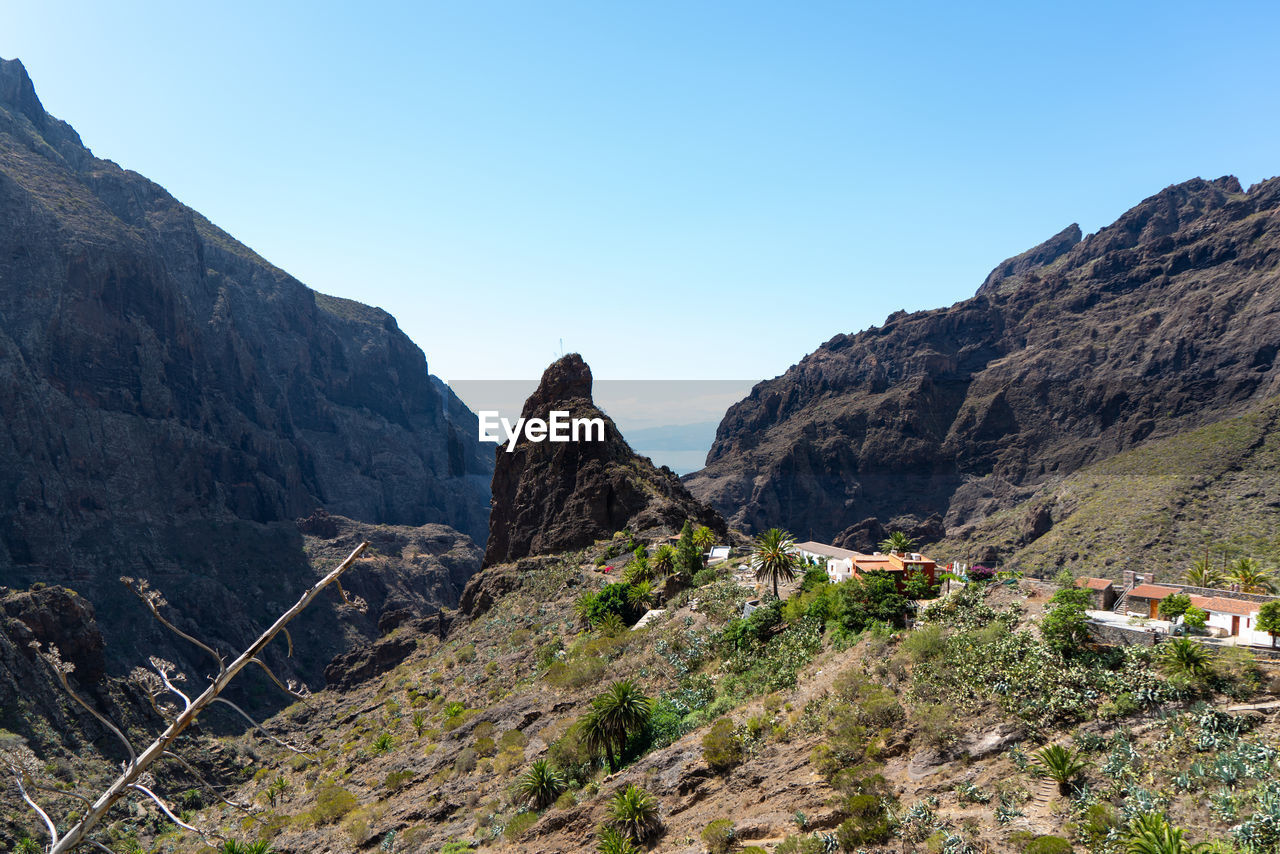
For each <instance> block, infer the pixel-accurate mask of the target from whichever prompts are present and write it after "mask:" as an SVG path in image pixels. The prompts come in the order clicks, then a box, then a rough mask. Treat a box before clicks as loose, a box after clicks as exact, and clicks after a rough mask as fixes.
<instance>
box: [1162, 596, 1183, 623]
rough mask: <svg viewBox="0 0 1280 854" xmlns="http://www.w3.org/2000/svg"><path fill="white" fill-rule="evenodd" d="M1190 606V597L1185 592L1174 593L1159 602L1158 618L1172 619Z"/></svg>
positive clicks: (1179, 615)
mask: <svg viewBox="0 0 1280 854" xmlns="http://www.w3.org/2000/svg"><path fill="white" fill-rule="evenodd" d="M1190 607H1191V597H1190V596H1188V595H1187V594H1185V593H1174V594H1172V595H1170V596H1166V597H1165V598H1164V599H1163V600H1161V602H1160V619H1162V620H1169V621H1171V622H1172V621H1173V620H1176V619H1178V618H1179V617H1181V616H1182V615H1183V614H1185V613H1187V609H1188V608H1190Z"/></svg>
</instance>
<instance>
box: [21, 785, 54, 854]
mask: <svg viewBox="0 0 1280 854" xmlns="http://www.w3.org/2000/svg"><path fill="white" fill-rule="evenodd" d="M13 782H14V783H15V784H16V785H17V787H18V794H20V795H22V799H23V800H24V801H26V802H27V806H29V807H31V809H33V810H35V812H36V815H38V816H40V819H41V820H42V821H43V822H44V826H45V828H46V829H47V830H48V831H49V844H50V845H52V846H55V847H56V846H57V844H58V828H57V827H55V826H54V824H53V819H51V818H49V814H48V813H47V812H45V811H44V810H43V809H41V808H40V805H39V804H38V803H36V802H35V800H34V799H33V798H32V797H31V796H30V795H28V794H27V788H26V786H23V785H22V776H21V775H19V774H15V775H14V777H13Z"/></svg>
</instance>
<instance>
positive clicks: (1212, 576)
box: [1182, 557, 1222, 587]
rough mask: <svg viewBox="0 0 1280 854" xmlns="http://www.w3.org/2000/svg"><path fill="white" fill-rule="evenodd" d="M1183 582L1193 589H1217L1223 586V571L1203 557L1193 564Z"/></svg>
mask: <svg viewBox="0 0 1280 854" xmlns="http://www.w3.org/2000/svg"><path fill="white" fill-rule="evenodd" d="M1182 580H1183V581H1185V582H1186V583H1187V584H1189V585H1190V586H1192V587H1217V586H1218V585H1220V584H1222V570H1220V569H1218V568H1217V567H1215V566H1214V565H1213V562H1212V561H1210V560H1209V558H1208V557H1202V558H1198V559H1196V560H1193V561H1192V562H1191V566H1189V567H1187V571H1186V572H1185V573H1183V576H1182Z"/></svg>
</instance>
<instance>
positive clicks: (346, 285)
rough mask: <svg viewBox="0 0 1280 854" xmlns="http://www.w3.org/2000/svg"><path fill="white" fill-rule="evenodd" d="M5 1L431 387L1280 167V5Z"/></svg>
mask: <svg viewBox="0 0 1280 854" xmlns="http://www.w3.org/2000/svg"><path fill="white" fill-rule="evenodd" d="M974 5H975V4H962V3H955V2H946V3H914V4H908V3H893V4H890V3H875V4H871V3H866V4H858V3H852V2H839V3H836V2H830V3H827V2H809V3H782V2H774V3H754V2H732V3H730V2H722V3H720V2H689V0H679V1H678V2H644V3H631V4H623V3H615V2H600V0H595V2H578V3H569V2H554V0H548V2H527V0H522V2H477V0H457V2H451V3H430V2H424V3H405V4H388V3H383V4H376V3H368V4H337V3H324V2H309V3H261V2H254V3H247V2H224V3H219V4H212V5H210V4H205V5H203V6H201V7H200V11H199V12H198V13H197V12H195V11H192V10H193V8H194V7H191V6H190V4H183V3H136V2H134V3H130V2H121V3H110V4H103V3H87V2H77V3H69V2H58V0H49V2H40V3H34V2H25V3H17V2H11V0H0V7H2V8H3V15H2V18H3V25H2V26H0V56H4V57H6V58H11V57H18V58H20V59H21V60H22V61H23V62H24V63H25V64H26V66H27V68H28V70H29V72H30V73H31V75H32V77H33V79H34V80H35V84H36V88H37V91H38V92H39V94H40V96H41V98H42V99H43V101H44V103H45V106H46V108H47V109H49V110H50V112H52V113H54V114H55V115H57V116H59V117H61V118H64V119H66V120H67V121H69V122H70V123H71V124H73V125H74V126H75V127H76V128H77V130H79V131H80V134H81V136H82V137H83V139H84V140H85V142H86V144H88V145H89V146H90V147H91V148H93V150H94V152H95V153H96V154H98V155H99V156H100V157H106V158H110V159H112V160H115V161H116V162H118V163H120V164H121V165H122V166H125V167H127V168H130V169H135V170H137V171H139V172H141V173H143V174H145V175H147V176H148V177H150V178H152V179H154V180H156V181H157V182H159V183H160V184H162V185H164V186H165V187H166V188H168V189H169V190H170V191H171V192H173V193H174V194H175V195H176V196H177V197H178V198H180V199H181V200H182V201H184V202H186V203H188V204H190V205H191V206H193V207H195V208H197V209H198V210H200V211H202V212H203V213H204V214H206V215H207V216H209V217H210V219H212V220H213V221H214V222H216V223H218V224H219V225H220V226H222V227H223V228H225V229H226V230H227V231H229V232H231V233H232V234H233V235H235V236H236V237H238V238H239V239H241V240H242V241H244V242H245V243H247V244H248V245H249V246H251V247H253V248H254V249H256V250H257V251H259V252H260V253H262V254H263V255H264V256H265V257H267V258H268V259H270V260H271V261H273V262H274V263H276V264H277V265H279V266H281V267H283V268H284V269H286V270H288V271H289V272H291V273H293V274H294V275H296V276H297V277H298V278H299V279H301V280H302V281H304V282H306V283H307V284H309V285H311V286H312V287H314V288H316V289H318V290H321V291H324V292H327V293H331V294H338V295H342V296H348V297H353V298H356V299H360V300H363V301H365V302H370V303H374V304H376V305H380V306H382V307H383V308H386V309H387V310H389V311H391V312H392V313H393V314H395V315H396V317H397V318H398V319H399V320H400V324H401V326H402V328H404V329H405V330H406V331H407V332H408V333H409V334H410V335H411V336H412V337H413V338H414V340H415V341H417V342H418V344H420V345H421V346H422V348H423V349H424V350H425V351H426V353H427V358H428V361H429V363H430V365H431V368H432V371H433V372H434V373H436V374H438V375H440V376H442V377H443V378H445V379H481V378H493V379H498V378H512V377H530V376H536V375H537V374H538V373H539V372H540V371H541V369H542V368H543V367H544V366H545V364H546V363H547V362H548V361H550V359H551V358H552V357H553V356H554V354H555V351H556V350H557V349H558V347H559V339H560V338H563V339H564V342H565V347H566V349H568V350H578V351H580V352H581V353H583V355H584V356H585V357H586V358H587V360H588V361H589V362H590V363H591V364H592V367H593V369H594V370H595V373H596V375H597V376H598V377H602V378H609V379H639V378H646V379H664V378H707V379H709V378H742V377H759V378H764V377H771V376H775V375H777V374H779V373H781V372H782V371H784V370H785V369H786V368H787V367H788V366H789V365H791V364H792V363H794V362H795V361H797V360H798V359H799V358H800V357H801V356H803V355H804V354H805V353H807V352H809V351H811V350H813V349H814V348H815V347H816V346H817V345H818V344H820V343H821V342H823V341H825V340H827V339H828V338H830V337H831V336H832V335H834V334H836V333H838V332H853V331H856V330H859V329H862V328H864V327H866V326H868V325H870V324H874V323H879V322H881V321H882V320H883V318H884V317H885V315H887V314H888V313H890V312H892V311H894V310H896V309H899V308H906V309H909V310H914V309H921V308H930V307H936V306H940V305H948V304H950V303H952V302H955V301H957V300H960V299H963V298H966V297H968V296H970V295H971V294H972V292H973V290H974V289H975V288H976V287H977V285H978V284H979V283H980V282H981V280H982V278H983V276H984V275H985V274H986V273H987V271H988V270H989V269H990V268H991V267H993V266H994V265H995V264H996V263H997V262H999V261H1000V260H1001V259H1003V258H1005V257H1007V256H1009V255H1012V254H1015V253H1017V252H1020V251H1022V250H1023V249H1026V248H1028V247H1030V246H1032V245H1034V244H1035V243H1037V242H1039V241H1040V240H1042V239H1044V238H1045V237H1048V236H1049V235H1051V234H1053V233H1054V232H1056V231H1058V230H1059V229H1061V228H1062V227H1064V226H1066V225H1067V224H1069V223H1071V222H1072V221H1078V222H1079V223H1080V224H1081V226H1082V227H1083V228H1084V230H1085V231H1086V232H1091V231H1095V230H1097V229H1098V228H1099V227H1100V226H1102V225H1105V224H1107V223H1108V222H1110V221H1112V220H1113V219H1114V218H1115V217H1116V216H1118V215H1119V214H1120V213H1122V212H1123V211H1124V210H1125V209H1127V208H1128V207H1130V206H1132V205H1133V204H1134V203H1136V202H1138V201H1139V200H1141V199H1142V198H1144V197H1146V196H1148V195H1151V194H1153V193H1155V192H1157V191H1158V190H1160V189H1161V188H1162V187H1164V186H1166V185H1168V184H1170V183H1174V182H1177V181H1181V180H1184V179H1187V178H1191V177H1194V176H1196V175H1200V176H1203V177H1206V178H1211V177H1217V176H1219V175H1222V174H1226V173H1232V174H1235V175H1237V176H1239V177H1240V179H1241V181H1242V182H1243V183H1244V184H1245V185H1246V186H1247V185H1248V184H1250V183H1252V182H1256V181H1259V180H1261V179H1263V178H1266V177H1270V176H1272V175H1275V174H1280V147H1278V146H1277V140H1278V139H1280V85H1278V84H1280V79H1278V78H1280V63H1277V62H1276V59H1275V45H1276V44H1277V43H1280V32H1278V30H1280V27H1278V26H1277V24H1278V23H1280V12H1278V11H1277V8H1276V5H1275V4H1274V3H1262V2H1257V3H1230V2H1227V3H1214V4H1207V3H1195V4H1193V3H1179V2H1159V3H1115V2H1106V3H1091V2H1086V3H1072V4H1057V5H1053V6H1051V5H1050V4H1031V3H1024V2H1021V3H1003V4H992V3H989V4H984V5H985V8H983V9H981V10H975V9H973V8H972V7H973V6H974Z"/></svg>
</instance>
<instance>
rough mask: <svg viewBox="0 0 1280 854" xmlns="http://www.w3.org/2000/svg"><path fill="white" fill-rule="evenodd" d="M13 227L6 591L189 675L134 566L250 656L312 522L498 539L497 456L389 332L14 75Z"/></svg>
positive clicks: (111, 658)
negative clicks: (236, 233) (492, 507)
mask: <svg viewBox="0 0 1280 854" xmlns="http://www.w3.org/2000/svg"><path fill="white" fill-rule="evenodd" d="M0 222H3V223H4V227H3V228H0V412H2V413H3V417H2V418H0V472H3V475H2V476H0V579H3V580H4V582H5V583H7V584H10V585H12V586H14V587H27V586H30V585H31V584H33V583H36V582H46V583H49V584H58V583H61V584H67V585H70V586H72V587H74V588H75V589H76V590H78V591H79V592H80V593H82V594H84V596H85V597H86V598H88V599H89V600H90V601H92V602H93V603H94V605H95V607H96V608H97V610H98V617H99V621H100V625H101V626H102V631H103V634H104V635H105V636H106V638H107V648H106V649H107V652H106V654H107V658H108V663H109V664H112V663H114V664H119V665H121V666H122V667H129V666H132V665H133V664H136V663H137V662H138V661H145V660H146V655H148V654H161V655H165V656H166V657H171V658H173V659H174V660H176V661H178V662H180V663H182V662H186V663H188V664H192V665H194V664H195V659H194V658H193V657H191V653H190V652H189V650H188V649H185V648H184V646H183V644H182V643H181V642H179V641H175V640H174V639H169V638H163V637H160V636H157V637H148V638H147V639H146V640H145V641H144V640H142V639H141V637H140V633H139V632H136V631H134V625H135V621H136V616H137V615H136V611H135V610H132V605H133V604H135V603H132V602H131V600H130V599H129V598H128V596H127V594H126V593H124V591H123V590H122V589H121V587H120V585H119V584H118V582H117V580H116V579H117V578H118V577H119V576H120V575H122V574H128V575H146V576H148V577H149V578H151V579H152V580H153V581H154V582H156V583H157V586H158V587H160V588H162V589H163V590H164V591H165V592H166V593H167V594H168V595H169V596H170V597H171V600H172V601H174V602H175V603H176V602H179V601H180V600H181V599H182V597H193V598H192V599H191V600H190V601H195V602H199V605H200V608H199V612H200V613H199V617H198V618H194V619H198V620H199V622H200V623H201V626H200V628H203V629H208V630H210V631H211V632H212V637H211V638H210V639H211V640H214V641H218V642H220V643H222V644H223V645H225V646H228V647H230V646H235V645H239V644H241V643H244V642H245V641H247V640H248V639H249V638H250V637H252V636H253V635H254V634H256V629H257V628H258V627H260V626H261V625H262V624H263V621H264V620H270V619H273V618H274V616H275V614H278V613H279V611H278V610H276V609H277V607H278V606H279V605H280V604H281V603H282V602H283V601H285V600H288V601H289V602H291V601H292V599H290V598H289V597H295V596H296V595H297V594H298V593H299V592H300V591H301V590H302V589H304V588H305V587H306V585H307V584H308V583H309V579H310V578H311V577H312V569H311V567H310V565H309V562H308V560H307V556H306V554H304V552H303V548H302V547H303V537H302V535H301V534H300V532H299V531H298V529H297V528H296V527H295V524H294V520H295V519H297V518H299V517H309V516H311V514H312V513H313V511H314V510H315V509H316V508H324V509H326V510H328V511H330V512H332V513H334V514H341V515H343V516H347V517H351V518H354V519H359V520H362V521H364V522H368V523H385V524H388V525H403V526H410V527H416V526H421V525H424V524H444V525H449V526H451V527H452V528H455V529H457V530H460V531H462V532H464V533H466V534H469V535H470V536H471V537H473V538H475V539H477V540H483V538H484V536H485V535H486V532H487V528H488V519H487V517H488V500H489V493H488V487H489V480H490V476H491V472H492V465H493V462H492V457H491V455H490V454H489V452H488V449H485V450H484V452H482V451H481V448H480V444H479V442H478V439H477V429H476V420H475V416H474V415H473V414H472V413H470V412H469V411H467V410H466V408H465V407H464V406H463V405H462V404H461V402H460V401H459V400H458V399H457V398H456V397H454V396H453V394H452V393H451V392H450V391H449V390H448V388H447V387H445V386H444V385H443V383H441V382H440V381H439V380H437V379H436V378H435V377H433V376H431V374H430V373H429V372H428V370H427V362H426V359H425V357H424V355H423V352H422V351H421V350H420V349H419V348H418V347H417V346H416V345H415V344H414V343H413V342H412V341H410V340H409V339H408V338H407V337H406V336H405V335H404V334H403V333H402V332H401V331H400V330H399V328H398V327H397V325H396V322H395V319H394V318H392V317H391V316H390V315H389V314H387V313H386V312H384V311H382V310H381V309H377V308H372V307H369V306H365V305H361V304H359V303H356V302H353V301H350V300H345V299H338V298H334V297H327V296H324V295H322V294H318V293H316V292H314V291H312V290H310V289H309V288H307V287H306V286H305V285H303V284H302V283H301V282H299V281H297V280H296V279H294V278H293V277H291V276H289V275H288V274H287V273H285V272H284V271H282V270H280V269H278V268H276V267H274V266H272V265H271V264H270V263H268V262H267V261H265V260H264V259H263V258H261V257H260V256H258V255H257V254H256V253H254V252H253V251H252V250H250V249H249V248H248V247H246V246H244V245H243V244H241V243H239V242H237V241H236V240H235V239H234V238H232V237H231V236H230V235H228V234H226V233H225V232H223V231H221V230H220V229H218V228H217V227H216V226H214V225H213V224H212V223H210V222H209V221H208V220H206V219H205V218H204V217H202V216H201V215H200V214H199V213H197V212H195V211H193V210H192V209H190V208H188V207H186V206H185V205H183V204H181V203H180V202H179V201H178V200H176V199H175V198H173V197H172V196H171V195H170V194H169V193H167V192H166V191H165V190H164V189H163V188H161V187H159V186H157V185H156V184H154V183H152V182H150V181H148V180H147V179H146V178H144V177H142V176H141V175H138V174H136V173H133V172H129V171H126V170H123V169H121V168H120V167H119V166H117V165H116V164H114V163H112V162H110V161H107V160H101V159H98V158H96V157H94V156H93V154H92V153H91V152H90V151H89V150H88V149H87V148H85V147H84V146H83V145H82V144H81V142H80V140H79V137H78V136H76V134H75V131H73V130H72V129H71V128H70V127H69V126H68V125H66V124H65V123H63V122H61V121H59V120H57V119H55V118H53V117H51V116H49V115H48V114H47V113H46V112H45V111H44V108H43V107H42V106H41V104H40V101H39V98H37V97H36V94H35V88H34V87H33V86H32V84H31V80H30V78H29V77H28V76H27V73H26V71H25V70H24V69H23V67H22V65H21V64H20V63H18V62H17V61H16V60H8V61H0ZM321 521H322V520H317V521H316V524H320V522H321ZM465 582H466V578H465V577H463V578H457V579H454V580H453V582H452V586H453V588H454V592H453V593H450V594H448V595H445V596H443V599H442V603H443V604H449V605H452V604H454V603H455V602H456V596H457V594H458V592H460V591H461V588H462V586H463V585H464V584H465ZM442 589H443V588H442ZM258 591H265V593H260V592H258ZM436 604H437V606H438V605H439V604H441V603H439V602H438V603H436ZM286 607H287V605H286ZM141 634H142V635H149V634H150V633H149V632H142V633H141ZM158 634H160V635H162V634H163V633H158ZM330 634H332V633H330ZM334 652H336V650H334V649H332V648H330V649H328V650H327V653H328V655H327V656H326V658H325V660H327V657H328V656H331V655H332V654H333V653H334ZM321 666H322V665H321ZM318 672H319V671H318V667H313V668H312V670H311V673H312V675H318Z"/></svg>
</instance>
